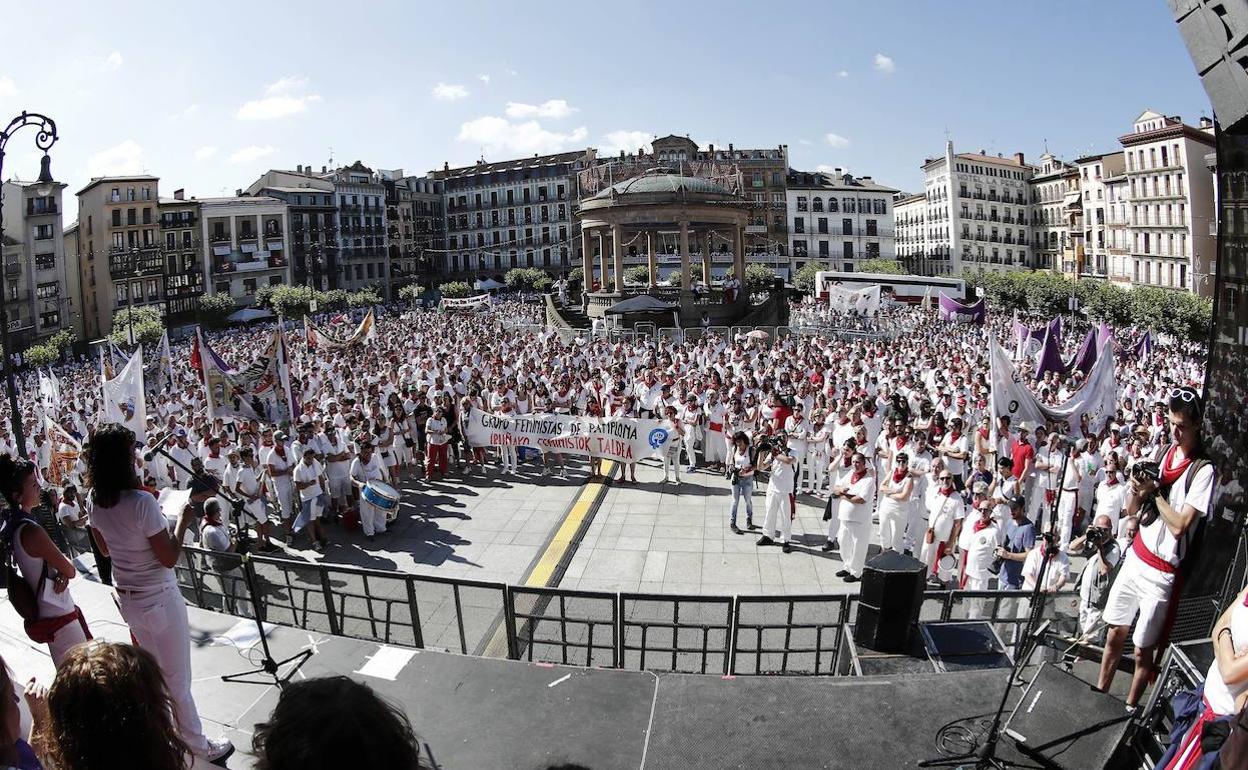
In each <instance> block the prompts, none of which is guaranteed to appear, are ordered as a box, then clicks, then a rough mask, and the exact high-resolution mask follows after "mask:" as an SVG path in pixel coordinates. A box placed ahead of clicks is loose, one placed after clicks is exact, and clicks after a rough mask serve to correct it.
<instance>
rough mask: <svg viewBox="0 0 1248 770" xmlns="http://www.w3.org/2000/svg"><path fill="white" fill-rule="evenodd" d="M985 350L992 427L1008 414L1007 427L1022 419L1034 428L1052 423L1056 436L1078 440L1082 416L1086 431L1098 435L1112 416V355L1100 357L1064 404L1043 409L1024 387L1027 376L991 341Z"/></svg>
mask: <svg viewBox="0 0 1248 770" xmlns="http://www.w3.org/2000/svg"><path fill="white" fill-rule="evenodd" d="M989 350H990V356H991V359H990V361H991V367H990V368H991V380H992V403H991V406H992V424H993V425H996V424H997V418H999V417H1000V416H1001V415H1009V417H1010V424H1011V425H1015V426H1017V425H1018V424H1019V423H1020V422H1022V421H1023V420H1026V421H1027V422H1030V423H1033V424H1038V425H1044V424H1048V423H1056V426H1055V427H1056V429H1057V430H1058V432H1059V433H1062V434H1064V435H1067V436H1074V437H1076V438H1079V437H1082V436H1083V431H1082V430H1081V429H1080V424H1081V422H1082V420H1083V418H1084V417H1086V418H1087V426H1086V429H1087V431H1088V432H1089V433H1099V432H1100V431H1101V428H1103V427H1104V426H1105V422H1106V421H1107V420H1108V419H1109V418H1110V417H1112V416H1113V414H1114V399H1115V398H1116V396H1117V394H1118V380H1117V376H1116V374H1115V372H1114V357H1113V356H1101V357H1100V358H1099V359H1098V360H1097V362H1096V365H1095V366H1093V367H1092V371H1091V372H1090V373H1089V374H1088V379H1087V381H1086V382H1084V384H1083V387H1081V388H1080V389H1079V390H1078V391H1076V392H1075V394H1074V395H1073V396H1071V397H1070V398H1068V399H1067V400H1066V401H1065V402H1063V403H1061V404H1058V405H1057V406H1046V405H1044V404H1042V403H1040V400H1039V399H1037V398H1036V396H1035V394H1034V393H1032V392H1031V389H1030V388H1028V387H1027V380H1028V376H1027V374H1026V373H1020V372H1019V371H1018V370H1017V369H1016V368H1015V366H1014V362H1012V361H1011V360H1010V356H1009V354H1008V353H1006V352H1005V349H1004V348H1002V347H1001V345H999V344H998V343H997V341H996V340H995V339H993V340H990V341H989Z"/></svg>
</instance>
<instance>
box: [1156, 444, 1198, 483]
mask: <svg viewBox="0 0 1248 770" xmlns="http://www.w3.org/2000/svg"><path fill="white" fill-rule="evenodd" d="M1178 449H1179V447H1178V445H1177V444H1176V445H1174V446H1172V447H1170V449H1169V451H1167V452H1166V455H1165V457H1163V458H1161V486H1163V487H1169V486H1170V485H1172V484H1174V482H1176V481H1178V480H1179V478H1180V477H1181V476H1182V475H1183V474H1184V473H1185V472H1186V471H1187V468H1188V466H1189V465H1191V464H1192V458H1191V457H1184V458H1183V459H1182V460H1179V461H1178V464H1177V465H1172V463H1174V462H1175V460H1174V455H1175V453H1176V452H1178Z"/></svg>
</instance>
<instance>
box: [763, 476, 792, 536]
mask: <svg viewBox="0 0 1248 770" xmlns="http://www.w3.org/2000/svg"><path fill="white" fill-rule="evenodd" d="M765 500H766V505H767V515H766V516H764V517H763V534H764V535H766V536H767V537H773V536H775V534H776V532H777V531H779V532H780V542H782V543H787V542H789V540H790V539H791V538H792V536H793V518H792V516H791V515H790V514H791V511H792V508H791V507H790V503H789V493H788V492H781V491H779V490H775V489H772V488H771V486H770V485H769V486H768V487H767V497H766V498H765Z"/></svg>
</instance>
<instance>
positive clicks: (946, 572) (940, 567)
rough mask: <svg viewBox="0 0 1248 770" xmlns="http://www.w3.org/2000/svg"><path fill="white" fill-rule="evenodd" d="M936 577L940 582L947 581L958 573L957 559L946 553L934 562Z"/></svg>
mask: <svg viewBox="0 0 1248 770" xmlns="http://www.w3.org/2000/svg"><path fill="white" fill-rule="evenodd" d="M936 570H937V575H938V577H940V579H941V580H949V579H950V578H952V577H953V576H955V575H956V574H957V573H958V557H956V556H954V555H953V554H951V553H947V554H945V555H944V556H942V557H940V561H938V562H936Z"/></svg>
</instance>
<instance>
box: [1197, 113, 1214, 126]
mask: <svg viewBox="0 0 1248 770" xmlns="http://www.w3.org/2000/svg"><path fill="white" fill-rule="evenodd" d="M1200 127H1201V128H1213V118H1207V117H1205V116H1204V115H1201V116H1200Z"/></svg>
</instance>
